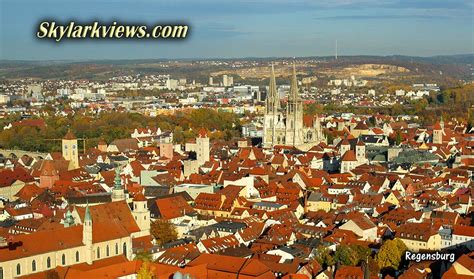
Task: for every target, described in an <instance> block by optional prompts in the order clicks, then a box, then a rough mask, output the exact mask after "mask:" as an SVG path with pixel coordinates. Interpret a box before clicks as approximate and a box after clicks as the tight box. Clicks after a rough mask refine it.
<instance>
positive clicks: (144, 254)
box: [134, 250, 153, 262]
mask: <svg viewBox="0 0 474 279" xmlns="http://www.w3.org/2000/svg"><path fill="white" fill-rule="evenodd" d="M134 260H140V261H147V262H151V261H152V260H153V256H152V254H151V253H150V251H148V250H143V251H139V252H137V253H136V254H135V258H134Z"/></svg>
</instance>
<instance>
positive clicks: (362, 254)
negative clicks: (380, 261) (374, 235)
mask: <svg viewBox="0 0 474 279" xmlns="http://www.w3.org/2000/svg"><path fill="white" fill-rule="evenodd" d="M349 248H351V249H352V251H354V252H355V254H356V259H357V263H356V264H359V263H360V262H363V261H364V262H365V261H366V260H367V259H368V258H369V257H370V254H372V251H370V249H369V248H367V247H364V246H361V245H357V244H351V245H349Z"/></svg>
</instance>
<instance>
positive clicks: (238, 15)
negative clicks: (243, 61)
mask: <svg viewBox="0 0 474 279" xmlns="http://www.w3.org/2000/svg"><path fill="white" fill-rule="evenodd" d="M473 9H474V1H472V0H287V1H284V0H131V1H126V0H0V59H8V60H88V59H92V60H95V59H160V58H164V59H170V58H177V59H178V58H242V57H293V56H296V57H303V56H328V55H334V52H335V42H336V40H337V42H338V54H339V55H413V56H433V55H451V54H467V53H474V31H473V30H474V22H473V14H474V12H473ZM45 19H49V20H55V21H59V22H69V21H81V22H91V21H95V20H98V21H100V22H112V21H114V20H115V21H117V22H121V23H130V24H135V23H137V24H145V25H154V24H157V23H169V22H177V23H186V24H189V26H190V35H189V36H188V38H186V39H184V40H180V41H177V40H113V41H112V40H82V41H70V40H69V41H61V42H59V43H55V42H52V41H49V40H44V39H38V38H37V37H36V32H37V30H38V25H39V23H40V22H41V21H43V20H45Z"/></svg>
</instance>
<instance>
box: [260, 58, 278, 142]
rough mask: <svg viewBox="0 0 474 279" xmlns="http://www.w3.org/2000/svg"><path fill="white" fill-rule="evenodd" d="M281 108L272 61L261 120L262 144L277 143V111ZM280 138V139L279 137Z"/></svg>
mask: <svg viewBox="0 0 474 279" xmlns="http://www.w3.org/2000/svg"><path fill="white" fill-rule="evenodd" d="M280 110H281V104H280V96H279V94H278V90H277V85H276V78H275V69H274V67H273V63H272V70H271V75H270V84H269V86H268V92H267V98H266V101H265V116H264V122H263V129H264V138H263V144H264V146H265V147H270V146H274V145H275V144H278V143H279V142H278V140H277V135H276V133H277V132H276V125H277V123H278V121H279V113H280ZM280 140H281V139H280Z"/></svg>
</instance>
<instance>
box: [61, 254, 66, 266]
mask: <svg viewBox="0 0 474 279" xmlns="http://www.w3.org/2000/svg"><path fill="white" fill-rule="evenodd" d="M61 264H62V265H66V255H64V254H63V255H62V257H61Z"/></svg>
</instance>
